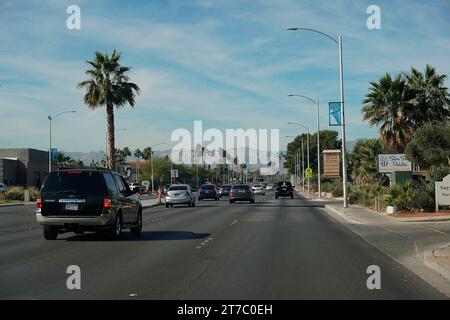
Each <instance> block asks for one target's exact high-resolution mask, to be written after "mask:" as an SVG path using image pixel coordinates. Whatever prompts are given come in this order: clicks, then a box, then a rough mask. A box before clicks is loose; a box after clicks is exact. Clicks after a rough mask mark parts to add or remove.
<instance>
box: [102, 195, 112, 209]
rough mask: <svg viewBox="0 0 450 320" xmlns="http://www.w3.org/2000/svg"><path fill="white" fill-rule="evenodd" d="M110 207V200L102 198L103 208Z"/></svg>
mask: <svg viewBox="0 0 450 320" xmlns="http://www.w3.org/2000/svg"><path fill="white" fill-rule="evenodd" d="M110 207H111V198H110V197H108V196H105V197H104V198H103V208H110Z"/></svg>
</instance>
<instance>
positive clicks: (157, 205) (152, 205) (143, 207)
mask: <svg viewBox="0 0 450 320" xmlns="http://www.w3.org/2000/svg"><path fill="white" fill-rule="evenodd" d="M162 205H163V203H161V204H157V203H155V204H151V205H149V206H142V209H148V208H156V207H161V206H162Z"/></svg>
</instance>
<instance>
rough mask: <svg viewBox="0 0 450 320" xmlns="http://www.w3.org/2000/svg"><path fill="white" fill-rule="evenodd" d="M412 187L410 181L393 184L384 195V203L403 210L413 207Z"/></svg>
mask: <svg viewBox="0 0 450 320" xmlns="http://www.w3.org/2000/svg"><path fill="white" fill-rule="evenodd" d="M413 199H414V189H413V188H412V186H411V183H410V182H405V183H403V184H397V185H395V186H394V187H393V188H392V189H391V190H390V191H389V192H388V194H387V196H386V203H387V204H389V205H391V206H394V207H396V209H397V211H399V212H404V211H409V210H411V209H412V208H413Z"/></svg>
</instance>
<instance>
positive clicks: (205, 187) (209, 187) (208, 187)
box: [202, 184, 215, 190]
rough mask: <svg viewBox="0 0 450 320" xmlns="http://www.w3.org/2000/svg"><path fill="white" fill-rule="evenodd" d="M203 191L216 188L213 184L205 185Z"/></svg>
mask: <svg viewBox="0 0 450 320" xmlns="http://www.w3.org/2000/svg"><path fill="white" fill-rule="evenodd" d="M202 189H205V190H214V189H215V187H214V186H213V185H212V184H205V185H203V186H202Z"/></svg>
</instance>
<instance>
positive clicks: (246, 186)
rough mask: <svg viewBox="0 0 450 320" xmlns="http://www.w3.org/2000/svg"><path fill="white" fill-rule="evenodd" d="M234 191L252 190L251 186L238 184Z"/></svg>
mask: <svg viewBox="0 0 450 320" xmlns="http://www.w3.org/2000/svg"><path fill="white" fill-rule="evenodd" d="M233 189H236V190H248V189H250V186H248V185H246V184H237V185H235V186H233Z"/></svg>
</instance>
